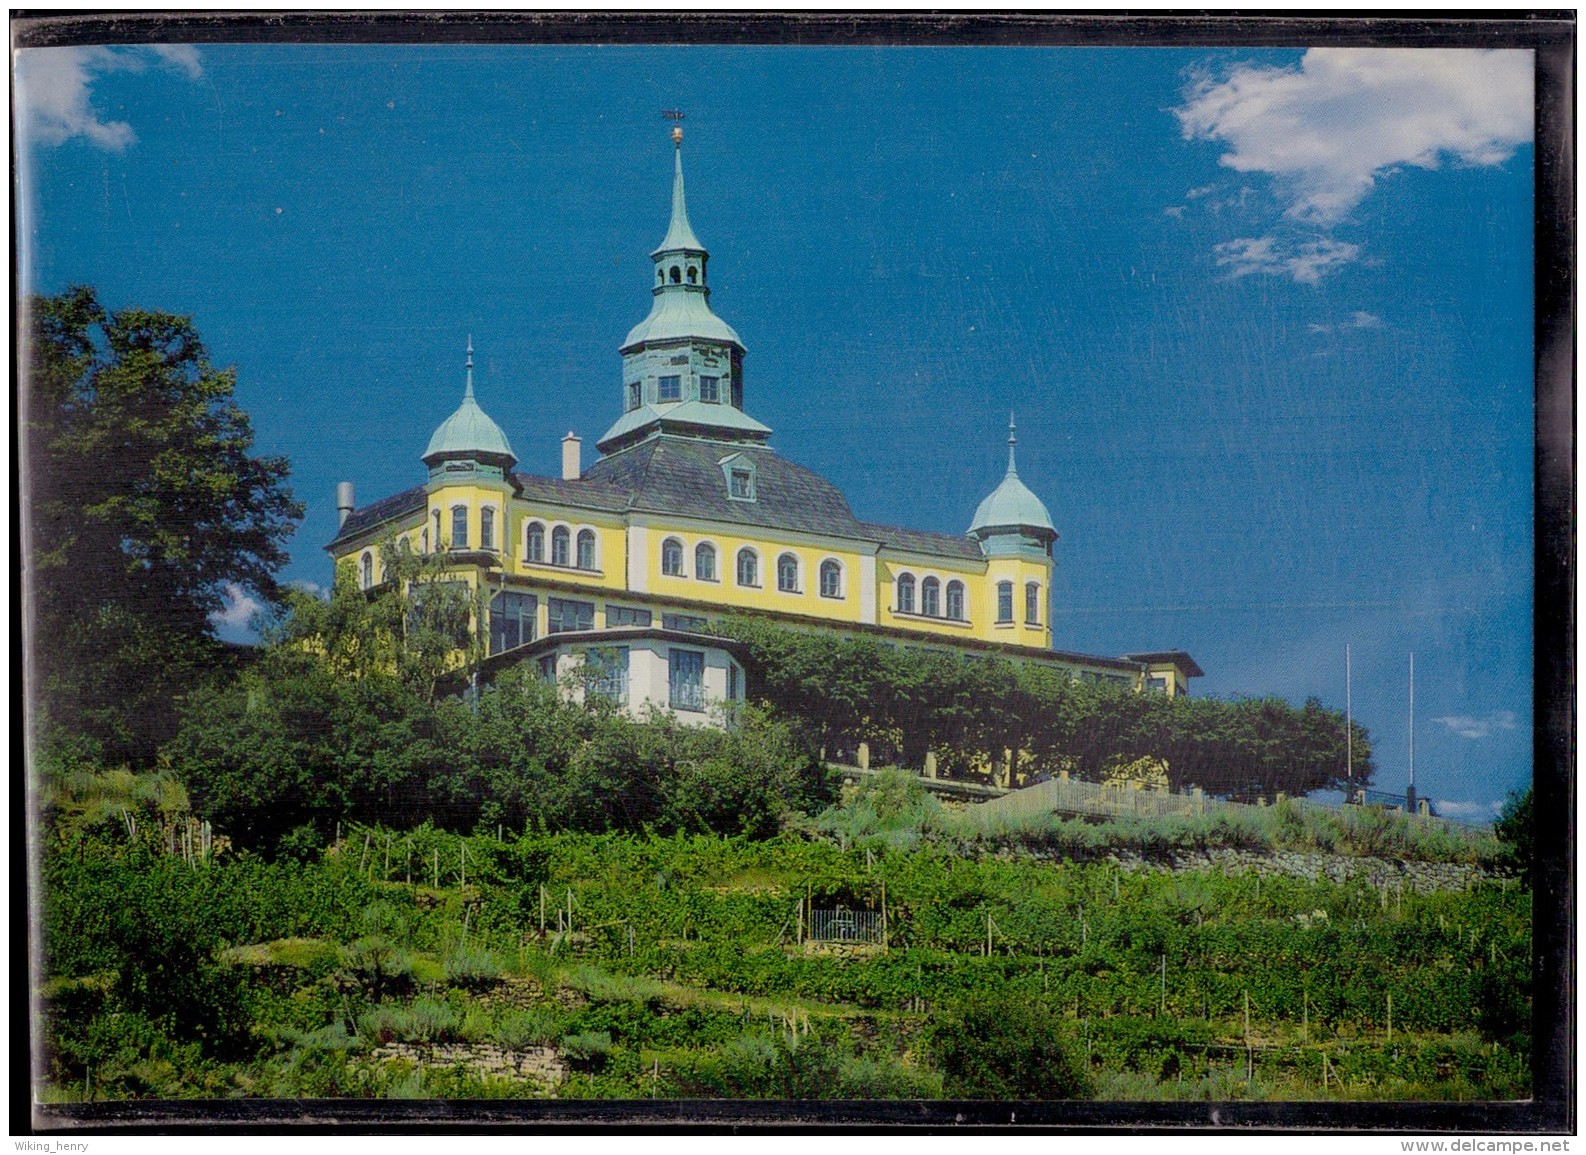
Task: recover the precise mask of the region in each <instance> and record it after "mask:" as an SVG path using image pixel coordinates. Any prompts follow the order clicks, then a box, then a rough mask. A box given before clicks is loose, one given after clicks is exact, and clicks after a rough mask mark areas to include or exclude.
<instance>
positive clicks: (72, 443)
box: [22, 287, 303, 760]
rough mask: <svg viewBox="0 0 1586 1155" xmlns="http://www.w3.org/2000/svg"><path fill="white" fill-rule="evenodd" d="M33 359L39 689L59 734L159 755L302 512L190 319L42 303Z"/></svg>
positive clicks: (34, 308) (270, 579)
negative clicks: (228, 615) (219, 625)
mask: <svg viewBox="0 0 1586 1155" xmlns="http://www.w3.org/2000/svg"><path fill="white" fill-rule="evenodd" d="M24 365H25V371H24V390H23V399H22V420H23V429H24V435H23V454H24V458H23V475H24V477H25V478H26V481H27V486H26V489H25V498H24V508H23V524H24V533H25V535H26V549H27V555H28V566H29V574H28V578H29V580H28V584H27V590H26V596H27V599H28V603H29V607H30V609H31V611H32V618H31V621H30V622H29V625H30V626H31V630H30V631H29V633H30V637H29V649H30V653H29V657H30V668H31V669H32V671H33V672H34V679H33V685H34V689H35V692H36V693H37V694H38V701H39V702H40V703H41V705H42V706H43V708H44V711H45V714H46V717H47V720H48V722H49V723H50V724H51V725H52V726H53V727H55V728H58V729H59V730H60V731H62V732H64V733H67V734H74V735H81V736H86V737H88V738H91V739H93V740H95V741H97V742H98V743H100V744H101V745H102V749H103V753H104V755H105V756H106V757H108V758H110V759H113V760H122V759H132V760H142V759H146V758H148V757H149V756H150V755H152V753H153V751H154V750H155V748H156V747H157V746H158V745H159V744H160V743H161V742H162V741H164V740H165V739H166V738H168V737H169V736H170V735H171V733H172V732H173V731H174V728H175V721H176V715H175V709H174V704H175V700H176V699H177V697H178V696H179V695H180V694H181V693H182V692H184V691H185V690H186V689H188V688H189V687H191V686H192V685H194V684H195V682H197V681H198V680H200V679H201V678H202V676H203V675H204V672H205V671H206V670H209V669H211V668H213V667H214V665H215V664H216V663H217V661H219V660H220V655H221V652H222V648H221V647H220V645H219V643H218V641H217V639H216V637H215V634H214V631H213V628H212V625H211V622H210V620H209V615H210V613H211V612H212V611H214V610H217V609H219V608H220V607H221V606H222V604H223V601H224V597H223V591H224V590H225V588H226V586H227V585H231V584H234V585H236V586H239V587H242V588H243V589H245V590H252V591H254V592H255V593H257V594H259V595H260V596H261V597H262V598H263V599H264V600H265V601H266V602H271V601H273V600H274V599H275V598H276V597H277V596H278V594H279V590H278V587H277V584H276V581H275V576H274V575H275V573H276V571H277V570H278V569H279V568H280V567H281V566H282V565H283V564H285V562H286V560H287V555H286V550H285V543H286V539H287V538H288V536H289V535H290V534H291V532H292V530H293V528H294V525H295V523H296V522H297V521H298V519H299V518H301V517H302V513H303V510H302V506H301V505H299V504H298V503H297V502H296V501H294V500H293V499H292V496H291V492H290V491H289V489H288V488H287V485H286V479H287V473H288V466H287V462H286V460H285V458H281V457H255V456H253V455H252V453H251V450H252V448H253V431H252V428H251V427H250V424H249V421H248V417H247V414H245V413H244V412H243V411H242V410H241V409H240V408H238V407H237V405H236V403H235V402H234V401H233V399H232V395H233V391H234V389H235V387H236V374H235V371H233V370H230V369H216V368H215V367H214V366H212V365H211V364H210V361H209V357H208V354H207V353H206V352H205V349H204V346H203V343H202V342H201V341H200V340H199V336H198V333H197V330H196V329H194V327H193V324H192V322H191V320H189V319H188V318H185V317H175V316H171V315H170V314H166V313H155V312H148V311H145V310H142V309H123V310H121V311H119V312H114V313H106V311H105V310H104V308H103V307H102V306H101V305H100V304H99V301H98V300H97V298H96V297H95V294H94V291H93V290H92V289H89V288H85V287H77V288H73V289H69V290H67V291H66V292H64V293H62V294H60V295H59V296H55V297H44V298H34V299H33V300H32V301H31V302H30V303H29V309H28V327H27V332H26V340H25V347H24Z"/></svg>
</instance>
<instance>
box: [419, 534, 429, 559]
mask: <svg viewBox="0 0 1586 1155" xmlns="http://www.w3.org/2000/svg"><path fill="white" fill-rule="evenodd" d="M429 551H430V531H429V530H427V529H426V530H424V531H422V532H421V533H420V534H419V552H420V553H429Z"/></svg>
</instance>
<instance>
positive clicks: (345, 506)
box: [336, 481, 354, 529]
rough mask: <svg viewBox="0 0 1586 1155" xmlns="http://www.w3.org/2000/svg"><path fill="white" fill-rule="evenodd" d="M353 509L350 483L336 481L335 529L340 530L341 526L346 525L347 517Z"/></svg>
mask: <svg viewBox="0 0 1586 1155" xmlns="http://www.w3.org/2000/svg"><path fill="white" fill-rule="evenodd" d="M353 508H354V505H353V500H352V482H350V481H338V482H337V483H336V513H337V514H338V518H337V521H336V528H337V529H340V528H341V527H342V526H344V525H346V524H347V515H348V514H350V513H352V511H353Z"/></svg>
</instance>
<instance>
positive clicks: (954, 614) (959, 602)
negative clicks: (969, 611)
mask: <svg viewBox="0 0 1586 1155" xmlns="http://www.w3.org/2000/svg"><path fill="white" fill-rule="evenodd" d="M947 616H948V617H949V618H951V619H952V620H953V621H955V622H961V621H963V620H964V583H963V582H960V581H951V582H948V583H947Z"/></svg>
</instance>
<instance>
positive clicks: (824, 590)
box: [821, 558, 843, 598]
mask: <svg viewBox="0 0 1586 1155" xmlns="http://www.w3.org/2000/svg"><path fill="white" fill-rule="evenodd" d="M842 596H843V567H842V566H840V565H838V564H837V563H836V562H835V561H833V560H832V559H831V558H827V559H826V560H825V561H823V562H821V597H823V598H840V597H842Z"/></svg>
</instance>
